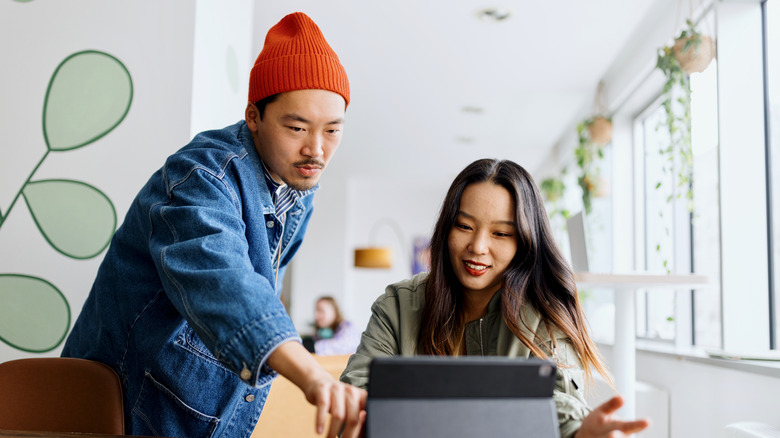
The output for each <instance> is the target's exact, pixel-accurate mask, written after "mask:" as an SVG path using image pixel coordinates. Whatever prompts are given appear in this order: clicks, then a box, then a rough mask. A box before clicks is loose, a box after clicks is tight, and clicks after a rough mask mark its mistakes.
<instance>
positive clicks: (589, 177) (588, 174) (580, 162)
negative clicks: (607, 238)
mask: <svg viewBox="0 0 780 438" xmlns="http://www.w3.org/2000/svg"><path fill="white" fill-rule="evenodd" d="M602 119H603V120H607V121H609V126H610V131H611V126H612V121H611V120H610V119H608V118H606V117H603V116H596V117H593V118H590V119H587V120H585V121H583V122H581V123H579V124H578V125H577V139H578V145H577V148H576V149H575V150H574V155H575V157H576V158H577V167H579V168H580V176H579V177H578V178H577V183H578V184H579V186H580V188H581V189H582V205H583V208H584V209H585V213H586V214H588V213H590V212H591V209H592V200H593V198H594V197H595V196H599V195H600V194H602V193H603V190H600V186H601V185H603V182H602V180H601V178H600V173H601V169H600V168H599V161H601V159H602V158H604V151H603V149H602V148H603V146H604V145H605V144H606V143H597V142H595V141H594V140H593V137H592V135H591V130H590V128H591V127H592V126H593V125H594V124H595V123H596V120H602ZM599 123H601V122H599ZM609 137H610V140H611V137H612V136H611V132H610V136H609ZM599 140H601V138H600V139H599Z"/></svg>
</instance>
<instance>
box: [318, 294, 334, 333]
mask: <svg viewBox="0 0 780 438" xmlns="http://www.w3.org/2000/svg"><path fill="white" fill-rule="evenodd" d="M335 320H336V309H334V308H333V306H332V305H331V304H330V303H329V302H327V301H325V300H319V301H317V306H316V307H315V309H314V323H315V324H317V327H330V326H331V324H333V321H335Z"/></svg>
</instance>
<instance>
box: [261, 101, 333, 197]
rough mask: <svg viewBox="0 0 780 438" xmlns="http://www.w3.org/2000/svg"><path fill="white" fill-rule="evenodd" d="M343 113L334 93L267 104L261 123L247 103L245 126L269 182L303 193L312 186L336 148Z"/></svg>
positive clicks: (316, 181)
mask: <svg viewBox="0 0 780 438" xmlns="http://www.w3.org/2000/svg"><path fill="white" fill-rule="evenodd" d="M345 111H346V104H345V102H344V98H343V97H341V95H339V94H337V93H334V92H332V91H326V90H296V91H290V92H286V93H282V94H280V95H279V96H278V97H277V98H276V100H274V101H273V102H271V103H269V104H268V105H267V106H266V107H265V113H264V114H263V118H262V120H261V119H260V114H259V112H258V110H257V107H255V105H254V104H253V103H250V104H249V105H248V106H247V109H246V122H247V126H249V130H250V131H252V138H253V139H254V141H255V148H256V149H257V153H258V154H259V155H260V158H261V159H262V160H263V163H265V166H266V167H267V168H268V171H269V172H270V173H271V176H272V177H273V178H274V180H276V181H277V182H284V183H285V184H287V185H288V186H290V187H291V188H293V189H295V190H308V189H310V188H312V187H314V186H315V185H317V183H318V182H319V180H320V176H321V175H322V172H323V171H324V170H325V166H326V165H327V164H328V162H329V161H330V158H331V157H332V156H333V154H334V153H335V152H336V148H337V147H338V146H339V143H341V131H342V128H343V125H344V115H345Z"/></svg>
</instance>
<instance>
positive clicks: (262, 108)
mask: <svg viewBox="0 0 780 438" xmlns="http://www.w3.org/2000/svg"><path fill="white" fill-rule="evenodd" d="M279 94H280V93H276V94H272V95H270V96H266V97H264V98H262V99H260V100H258V101H257V102H255V106H256V107H257V111H258V112H259V113H260V120H263V114H265V107H266V105H268V104H269V103H271V102H273V101H275V100H276V98H277V97H279Z"/></svg>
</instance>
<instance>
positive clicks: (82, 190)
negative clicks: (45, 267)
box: [0, 50, 133, 352]
mask: <svg viewBox="0 0 780 438" xmlns="http://www.w3.org/2000/svg"><path fill="white" fill-rule="evenodd" d="M132 100H133V81H132V79H131V77H130V73H129V72H128V70H127V68H126V67H125V66H124V64H122V62H120V61H119V60H118V59H117V58H115V57H113V56H111V55H109V54H107V53H103V52H98V51H95V50H85V51H82V52H77V53H74V54H72V55H70V56H68V57H67V58H65V60H63V61H62V62H61V63H60V64H59V66H57V68H56V69H55V70H54V73H53V74H52V77H51V80H50V81H49V86H48V89H47V90H46V98H45V100H44V104H43V137H44V140H45V142H46V147H47V150H46V152H45V153H44V155H43V156H42V157H41V159H40V160H39V161H38V164H37V165H36V166H35V167H34V168H33V169H31V170H30V175H29V176H28V177H27V180H26V181H25V183H24V185H23V187H22V189H21V190H20V191H19V192H18V193H17V194H16V196H15V197H14V198H13V200H12V202H11V204H10V205H9V207H8V209H7V210H6V211H5V212H1V211H0V229H1V228H2V227H3V224H4V223H5V220H6V219H7V218H8V215H9V214H10V213H11V210H12V209H13V207H14V205H15V204H16V202H17V200H19V198H24V201H25V202H26V204H27V208H28V209H29V210H30V213H31V215H32V217H33V220H34V221H35V224H36V225H37V226H38V229H39V230H40V232H41V234H42V235H43V236H44V238H45V239H46V240H47V241H48V242H49V244H50V245H51V247H52V248H54V250H56V251H58V252H60V253H61V254H63V255H65V256H67V257H70V258H72V259H89V258H92V257H95V256H97V255H98V254H100V253H101V252H103V250H105V249H106V247H108V244H109V242H110V241H111V236H113V234H114V231H115V230H116V226H117V216H116V210H115V208H114V204H113V203H112V202H111V200H110V199H109V198H108V196H106V195H105V194H104V193H103V192H102V191H100V190H98V189H97V188H95V187H93V186H91V185H89V184H87V183H84V182H80V181H74V180H68V179H46V180H37V181H36V180H34V179H33V177H34V176H35V173H36V172H37V171H38V169H39V168H40V166H41V164H43V162H44V161H45V160H46V157H48V156H49V154H50V153H52V152H64V151H69V150H73V149H77V148H80V147H83V146H86V145H88V144H90V143H92V142H94V141H95V140H98V139H99V138H101V137H103V136H104V135H106V134H108V133H109V132H111V131H112V130H113V129H114V128H116V127H117V126H118V125H119V124H120V123H122V120H124V118H125V116H126V115H127V113H128V112H129V111H130V104H131V103H132ZM6 250H8V249H7V248H6ZM70 316H71V315H70V306H69V304H68V301H67V299H66V298H65V296H64V295H63V294H62V293H61V292H60V291H59V289H57V287H55V286H54V285H53V284H51V283H50V282H49V281H47V280H44V279H42V278H38V277H34V276H28V275H23V274H0V341H1V342H5V343H6V344H8V345H10V346H11V347H14V348H17V349H19V350H23V351H29V352H45V351H51V350H53V349H54V348H56V347H57V346H58V345H59V344H60V343H62V341H63V340H64V339H65V336H66V335H67V333H68V330H69V328H70Z"/></svg>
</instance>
